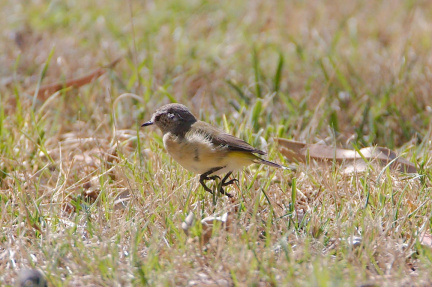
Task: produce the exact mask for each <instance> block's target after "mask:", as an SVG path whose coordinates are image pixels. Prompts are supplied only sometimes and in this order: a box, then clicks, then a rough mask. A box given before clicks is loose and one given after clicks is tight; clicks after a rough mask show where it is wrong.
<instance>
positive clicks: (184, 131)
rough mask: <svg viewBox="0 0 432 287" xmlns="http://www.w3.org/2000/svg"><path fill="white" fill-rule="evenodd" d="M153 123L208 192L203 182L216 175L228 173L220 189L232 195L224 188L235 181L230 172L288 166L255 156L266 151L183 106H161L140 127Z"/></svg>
mask: <svg viewBox="0 0 432 287" xmlns="http://www.w3.org/2000/svg"><path fill="white" fill-rule="evenodd" d="M153 124H155V125H156V126H157V127H158V128H159V129H160V130H161V131H162V133H163V143H164V147H165V149H166V150H167V151H168V153H169V154H170V155H171V157H172V158H173V159H174V160H175V161H177V162H178V163H179V164H180V165H181V166H183V167H184V168H185V169H187V170H189V171H192V172H194V173H197V174H200V175H201V176H200V179H199V182H200V183H201V185H202V186H203V188H204V189H205V190H206V191H208V192H210V193H213V191H212V190H211V189H210V188H209V187H208V186H207V185H206V184H205V181H206V180H216V179H220V177H219V176H218V175H219V174H223V173H227V174H226V175H225V177H224V178H223V179H222V181H221V184H220V189H219V192H220V193H222V194H225V195H226V196H228V197H232V195H231V194H229V193H227V192H225V191H224V189H223V188H224V187H225V186H228V185H230V184H233V183H234V182H236V181H237V182H238V180H237V179H232V180H229V181H228V178H229V176H230V175H231V173H232V172H233V171H236V170H238V169H241V168H242V167H245V166H248V165H250V164H252V163H261V164H265V165H268V166H271V167H275V168H282V169H288V168H287V167H284V166H281V165H279V164H277V163H274V162H271V161H267V160H264V159H262V158H260V157H258V156H256V155H255V154H259V155H265V154H266V153H265V152H263V151H261V150H259V149H256V148H254V147H252V146H250V145H249V144H248V143H247V142H245V141H243V140H241V139H239V138H237V137H235V136H232V135H230V134H227V133H224V132H223V131H221V130H219V129H218V128H216V127H213V126H212V125H210V124H208V123H205V122H202V121H199V120H197V119H196V118H195V116H194V115H193V114H192V113H191V112H190V111H189V110H188V108H187V107H186V106H184V105H181V104H167V105H164V106H162V107H161V108H159V109H158V110H156V112H154V113H153V116H152V117H151V120H150V121H148V122H146V123H144V124H142V125H141V126H142V127H146V126H150V125H153Z"/></svg>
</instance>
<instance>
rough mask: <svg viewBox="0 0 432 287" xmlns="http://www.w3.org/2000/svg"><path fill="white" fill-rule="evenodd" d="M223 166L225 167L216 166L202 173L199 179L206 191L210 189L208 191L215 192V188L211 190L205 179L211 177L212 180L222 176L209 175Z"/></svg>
mask: <svg viewBox="0 0 432 287" xmlns="http://www.w3.org/2000/svg"><path fill="white" fill-rule="evenodd" d="M222 168H223V166H218V167H214V168H212V169H211V170H209V171H207V172H205V173H203V174H201V176H200V179H199V182H200V183H201V185H202V187H203V188H204V189H205V190H206V191H208V192H210V193H213V190H211V189H210V188H209V187H208V186H207V185H205V182H204V181H205V180H210V179H211V180H216V179H217V178H219V179H220V177H219V176H217V175H214V176H210V177H209V175H210V174H212V173H214V172H216V171H218V170H220V169H222Z"/></svg>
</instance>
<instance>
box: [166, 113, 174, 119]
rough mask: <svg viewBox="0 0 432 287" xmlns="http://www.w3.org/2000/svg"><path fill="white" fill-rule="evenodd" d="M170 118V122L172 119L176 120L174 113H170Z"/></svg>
mask: <svg viewBox="0 0 432 287" xmlns="http://www.w3.org/2000/svg"><path fill="white" fill-rule="evenodd" d="M167 116H168V118H169V119H170V120H172V119H174V118H175V115H174V114H172V113H168V115H167Z"/></svg>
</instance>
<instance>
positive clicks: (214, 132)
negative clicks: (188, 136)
mask: <svg viewBox="0 0 432 287" xmlns="http://www.w3.org/2000/svg"><path fill="white" fill-rule="evenodd" d="M193 130H195V132H199V133H201V134H204V135H205V136H206V137H207V138H208V139H209V140H210V141H211V143H213V144H214V145H216V146H227V147H228V149H229V150H232V151H244V152H251V153H256V154H261V155H264V154H266V153H265V152H263V151H262V150H259V149H256V148H254V147H253V146H251V145H250V144H248V143H247V142H245V141H244V140H241V139H239V138H237V137H235V136H233V135H230V134H227V133H224V132H222V131H220V130H219V129H217V128H215V127H213V126H212V125H210V124H208V123H205V122H202V121H198V122H196V123H194V124H193Z"/></svg>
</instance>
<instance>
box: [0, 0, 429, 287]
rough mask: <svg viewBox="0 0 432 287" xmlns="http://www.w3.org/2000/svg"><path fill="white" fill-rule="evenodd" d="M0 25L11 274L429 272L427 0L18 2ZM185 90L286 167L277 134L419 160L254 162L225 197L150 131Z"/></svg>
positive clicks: (390, 281)
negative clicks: (275, 166)
mask: <svg viewBox="0 0 432 287" xmlns="http://www.w3.org/2000/svg"><path fill="white" fill-rule="evenodd" d="M130 7H132V9H130ZM131 11H132V12H131ZM0 26H1V27H3V29H2V34H1V35H0V99H1V106H0V227H1V230H2V232H1V237H0V282H2V285H13V284H15V282H16V278H17V274H18V272H19V270H21V269H23V268H25V267H33V268H37V269H39V270H41V271H42V272H43V274H44V275H45V276H46V277H47V279H48V282H49V284H50V286H63V285H70V286H89V285H101V286H128V285H146V284H148V285H156V286H161V285H196V286H217V285H218V286H227V285H230V286H231V285H237V286H249V285H253V286H268V285H273V286H274V285H282V286H283V285H295V286H304V285H312V286H326V285H331V286H333V285H343V286H345V285H361V284H375V285H380V286H394V285H400V286H412V285H418V286H426V285H430V284H431V279H430V270H431V267H432V266H431V256H432V253H431V249H430V248H431V246H430V245H429V246H428V243H427V241H426V240H423V239H422V238H423V237H422V235H424V234H426V235H430V228H431V226H430V222H431V201H430V198H431V191H432V189H431V176H432V173H431V166H432V163H431V155H432V153H431V130H432V126H431V120H430V119H431V116H432V110H431V104H430V102H431V101H430V91H431V90H432V87H431V83H432V72H431V71H432V69H431V68H432V53H431V52H430V51H431V48H432V40H431V37H430V35H432V5H431V3H430V1H372V0H369V1H339V0H333V1H324V2H319V1H254V0H253V1H222V2H206V1H201V2H200V1H192V0H191V1H183V2H178V1H174V0H173V1H171V0H168V1H147V2H143V3H141V2H134V1H126V2H121V1H93V2H89V3H85V2H84V1H81V2H79V1H78V3H75V2H74V1H70V2H67V1H66V2H65V1H52V2H45V1H32V2H28V3H19V2H16V1H15V2H14V1H7V2H2V3H0ZM50 53H52V57H51V58H50V60H49V57H50V56H49V55H50ZM118 56H122V57H123V60H122V61H121V62H120V63H119V64H118V66H116V68H115V69H113V70H110V71H109V72H108V73H107V74H106V75H104V76H102V77H101V78H100V79H99V80H97V81H94V82H92V83H90V84H89V85H87V86H85V87H82V88H80V89H79V90H68V91H64V92H60V93H57V94H55V95H53V96H51V97H50V98H49V99H48V100H46V101H41V100H37V99H36V100H35V99H33V95H31V94H29V91H32V90H34V89H35V88H36V86H37V84H38V81H39V80H43V81H42V84H48V83H56V82H62V81H65V80H66V79H71V78H75V77H80V76H82V75H85V74H88V73H89V72H91V71H93V70H94V69H96V68H98V67H100V66H102V65H106V64H108V63H109V62H111V61H112V60H114V59H115V58H117V57H118ZM44 64H47V65H48V66H47V70H46V73H45V74H43V76H41V75H42V72H41V71H42V67H43V66H44ZM278 65H279V66H280V67H281V68H282V69H281V70H280V71H281V72H280V74H279V75H280V76H278V72H277V71H278ZM228 82H229V83H230V84H229V83H228ZM126 93H132V94H135V95H138V96H133V95H127V94H126ZM122 95H123V96H122ZM173 100H175V101H178V102H181V103H184V104H186V105H187V106H189V107H190V108H191V109H192V110H193V111H194V112H195V113H196V114H197V115H199V116H200V118H201V119H203V120H206V121H209V122H211V123H213V124H215V125H219V126H221V127H224V128H225V129H227V130H228V131H230V132H232V133H234V134H236V135H238V136H240V137H242V138H243V139H245V140H247V141H248V142H250V143H251V144H253V145H254V146H256V147H260V148H262V149H266V150H268V151H269V158H270V159H271V160H274V161H279V162H283V157H282V156H281V155H280V154H278V152H277V151H276V148H275V146H274V144H273V143H272V140H271V138H272V137H274V136H278V137H285V138H293V139H295V140H301V141H306V142H310V143H315V142H319V141H324V142H327V143H330V144H336V145H338V146H346V147H348V148H352V147H353V145H354V146H355V147H362V146H370V145H375V144H378V145H381V146H387V147H389V148H391V149H395V150H397V151H398V152H399V153H403V156H404V157H406V158H407V159H409V160H411V161H413V162H414V163H415V164H416V165H417V167H418V170H419V173H418V175H414V176H413V175H406V174H400V173H397V172H390V171H384V172H383V173H381V171H382V168H379V167H375V168H371V169H370V170H368V171H367V172H365V173H359V174H354V175H344V174H342V173H341V172H340V169H339V168H338V167H331V166H330V167H328V168H323V167H322V166H317V165H315V164H314V163H310V164H307V165H300V166H299V167H298V169H297V171H295V172H290V171H275V170H270V169H268V168H265V167H258V166H251V167H250V168H247V169H245V170H244V171H243V172H240V173H239V174H238V178H239V180H240V183H239V185H238V186H236V187H233V188H232V189H231V192H232V193H233V194H235V197H234V199H233V200H230V199H228V198H216V199H214V198H213V197H212V196H211V195H210V194H207V193H205V192H204V191H203V190H202V188H201V187H200V186H199V184H198V180H197V176H195V175H192V174H189V173H187V172H186V171H184V170H183V169H182V168H181V167H180V166H179V165H177V164H176V163H175V162H174V161H173V160H172V159H170V158H169V156H168V155H167V154H166V153H165V152H164V151H163V145H162V143H161V141H162V139H161V136H160V133H159V132H158V131H156V130H152V129H148V130H140V129H139V125H140V123H142V122H143V121H144V120H147V119H148V118H149V116H150V114H151V112H152V111H153V110H154V109H155V108H157V107H159V106H160V105H162V104H165V103H168V102H170V101H173ZM260 107H261V108H260ZM287 164H288V163H287ZM380 173H381V174H380ZM293 192H294V194H293ZM123 199H124V200H125V202H124V204H123V203H122V200H123ZM189 212H193V213H194V215H195V218H197V219H198V220H196V221H195V223H194V224H193V226H192V227H191V230H190V233H189V236H187V235H186V234H185V233H184V232H183V230H182V228H181V223H182V221H183V220H184V218H185V217H186V216H187V214H189ZM226 212H228V213H229V222H230V223H229V226H228V227H226V226H224V225H221V226H218V224H216V226H215V227H214V229H213V234H212V236H211V238H210V239H209V241H208V242H203V241H202V240H200V238H201V234H202V226H201V225H200V223H199V222H200V221H199V219H202V218H204V217H206V216H211V215H222V214H224V213H226Z"/></svg>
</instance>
